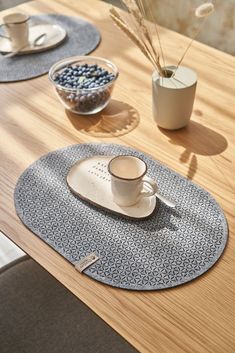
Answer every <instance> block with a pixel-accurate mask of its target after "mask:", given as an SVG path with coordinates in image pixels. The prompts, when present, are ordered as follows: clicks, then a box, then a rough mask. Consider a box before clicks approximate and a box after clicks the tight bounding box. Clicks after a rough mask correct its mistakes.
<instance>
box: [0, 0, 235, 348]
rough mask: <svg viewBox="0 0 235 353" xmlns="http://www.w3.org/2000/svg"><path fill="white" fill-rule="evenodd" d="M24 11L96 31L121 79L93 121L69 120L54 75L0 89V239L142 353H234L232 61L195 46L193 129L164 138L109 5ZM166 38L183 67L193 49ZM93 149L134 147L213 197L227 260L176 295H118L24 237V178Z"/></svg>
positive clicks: (133, 52) (53, 4)
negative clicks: (80, 146) (45, 158)
mask: <svg viewBox="0 0 235 353" xmlns="http://www.w3.org/2000/svg"><path fill="white" fill-rule="evenodd" d="M19 8H20V9H22V10H25V11H26V12H28V13H30V14H34V13H40V12H47V13H48V12H50V13H52V12H58V13H63V14H67V15H79V16H81V17H84V18H86V19H88V20H89V21H91V22H93V23H95V24H96V26H97V27H98V28H99V29H100V31H101V34H102V42H101V44H100V46H99V47H98V48H97V50H96V51H95V52H94V54H95V55H97V56H102V57H106V58H109V59H111V60H112V61H114V62H115V63H116V64H117V66H118V67H119V69H120V78H119V79H118V81H117V84H116V89H115V92H114V95H113V101H112V102H111V104H110V106H109V107H108V108H107V109H106V110H105V111H104V112H103V113H101V114H100V115H97V116H95V117H92V118H82V117H75V116H74V115H71V114H66V113H65V111H64V109H63V108H62V106H61V104H60V102H59V101H58V99H57V97H56V95H55V92H54V91H53V88H52V86H51V84H50V83H49V81H48V78H47V75H44V76H42V77H40V78H37V79H33V80H30V81H24V82H18V83H9V84H0V107H1V113H0V119H1V124H0V129H1V130H0V138H1V144H0V145H1V146H0V149H1V152H0V153H1V154H0V156H1V172H0V188H1V189H0V198H1V199H0V209H1V212H0V228H1V231H2V232H3V233H4V234H6V235H7V236H8V237H9V238H10V239H12V240H13V241H14V242H15V243H16V244H17V245H18V246H20V247H21V248H22V249H23V250H24V251H25V252H27V253H28V254H29V255H30V256H31V257H32V258H33V259H35V260H36V261H37V262H38V263H39V264H40V265H41V266H43V267H44V268H45V269H46V270H47V271H48V272H50V273H51V274H52V275H53V276H54V277H55V278H57V280H58V281H60V282H61V283H62V284H63V285H64V286H66V287H67V288H68V289H69V290H70V291H71V292H72V293H74V294H75V295H76V296H77V297H78V298H79V299H81V300H82V301H83V302H84V303H86V304H87V305H88V306H89V307H90V308H91V309H92V310H94V311H95V312H96V313H97V314H98V315H99V316H100V317H101V318H102V319H104V320H105V321H106V322H107V323H108V324H109V325H110V326H112V327H113V328H114V329H115V330H116V331H117V332H119V333H120V334H121V335H122V336H123V337H125V338H126V339H127V340H128V341H129V342H130V343H131V344H133V345H134V346H135V347H136V348H137V349H138V350H140V351H141V352H152V353H173V352H174V353H179V352H190V353H192V352H193V353H203V352H208V353H209V352H210V353H216V352H218V353H222V352H223V353H228V352H231V353H232V352H234V351H235V254H234V246H235V234H234V218H233V216H234V186H235V178H234V155H235V148H234V126H235V124H234V117H235V115H234V113H235V104H234V93H235V92H234V77H235V76H234V69H235V59H234V58H233V57H231V56H229V55H227V54H224V53H222V52H219V51H217V50H215V49H212V48H209V47H207V46H205V45H202V44H199V43H195V44H194V45H193V47H192V49H191V51H190V52H189V54H188V55H187V57H186V59H185V62H184V64H185V65H188V66H190V67H192V68H193V69H195V70H196V71H197V73H198V76H199V82H198V89H197V97H196V102H195V106H194V111H193V114H192V122H191V123H190V124H189V126H188V127H187V128H185V129H183V130H180V131H176V132H169V131H163V130H160V129H159V128H158V127H157V126H156V125H155V123H154V121H153V119H152V114H151V71H152V69H151V66H150V64H149V63H148V62H147V61H146V60H145V58H144V57H143V56H142V54H141V53H140V52H139V51H138V50H137V49H136V48H135V47H134V46H133V45H132V43H130V42H129V40H128V39H127V38H126V37H125V36H124V35H123V34H122V33H121V32H120V31H119V30H118V29H117V28H116V27H115V26H114V25H113V24H112V23H111V20H110V19H109V16H108V8H109V6H108V5H107V4H105V3H101V2H99V1H94V0H86V1H82V0H81V1H78V0H67V1H66V0H57V1H48V0H43V1H35V2H30V3H26V4H24V5H21V6H20V7H19ZM4 13H6V12H4ZM2 14H3V13H2ZM205 30H206V29H205ZM160 34H161V37H162V40H163V46H164V50H165V52H166V54H167V55H166V57H167V61H168V62H169V63H176V61H177V59H178V58H179V57H180V55H181V54H182V51H183V49H184V48H185V46H186V43H188V39H187V38H184V37H183V36H181V35H179V34H176V33H174V32H171V31H169V30H166V29H160ZM89 141H101V142H110V143H111V142H114V143H122V144H126V145H130V146H133V147H135V148H137V149H140V150H142V151H144V152H146V153H148V154H150V155H152V156H154V157H155V158H156V159H158V160H160V161H161V162H163V163H165V164H167V165H168V166H170V167H171V168H172V169H174V170H176V171H177V172H179V173H181V174H182V175H184V176H187V177H188V178H190V179H193V180H194V181H195V182H196V183H198V184H199V185H201V186H202V187H204V188H205V189H207V190H208V191H209V192H211V194H212V195H213V196H214V197H215V198H216V200H217V201H218V202H219V203H220V204H221V206H222V208H223V209H224V211H225V213H226V216H227V219H228V223H229V228H230V237H229V242H228V246H227V247H226V250H225V252H224V254H223V256H222V258H221V260H220V261H218V263H217V264H216V265H215V266H214V267H213V268H212V269H211V270H210V271H208V272H207V273H206V274H204V275H203V276H201V277H200V278H198V279H197V280H194V281H192V282H191V283H188V284H186V285H182V286H179V287H177V288H173V289H170V290H161V291H154V292H133V291H127V290H120V289H115V288H112V287H109V286H106V285H103V284H101V283H98V282H96V281H94V280H92V279H90V278H88V277H86V276H85V275H82V274H79V273H78V272H77V271H75V269H74V267H73V266H72V265H70V264H69V263H68V262H67V261H65V260H64V259H63V258H62V257H61V256H60V255H58V254H57V253H56V252H55V251H53V250H52V249H51V248H50V247H49V246H48V245H46V244H45V243H44V242H42V241H41V240H40V239H39V238H38V237H36V236H35V235H34V234H33V233H31V232H30V231H29V230H28V229H26V228H25V227H24V225H23V224H21V222H20V220H19V219H18V218H17V216H16V213H15V209H14V204H13V191H14V187H15V184H16V181H17V178H18V177H19V175H20V174H21V172H22V171H23V170H24V169H25V168H27V166H28V165H29V164H30V163H32V162H33V161H35V160H36V159H38V158H39V157H40V156H42V155H43V154H46V153H48V152H49V151H52V150H55V149H58V148H60V147H63V146H67V145H70V144H75V143H82V142H89Z"/></svg>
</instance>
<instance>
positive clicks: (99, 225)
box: [14, 143, 228, 290]
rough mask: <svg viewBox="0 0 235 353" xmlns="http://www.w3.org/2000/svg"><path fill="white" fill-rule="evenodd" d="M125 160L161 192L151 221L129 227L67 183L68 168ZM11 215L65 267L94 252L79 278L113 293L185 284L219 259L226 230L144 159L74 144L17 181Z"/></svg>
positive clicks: (202, 202) (192, 190) (205, 203)
mask: <svg viewBox="0 0 235 353" xmlns="http://www.w3.org/2000/svg"><path fill="white" fill-rule="evenodd" d="M118 154H131V155H134V156H138V157H141V158H142V159H143V160H144V161H145V162H146V163H147V165H148V168H149V169H148V175H149V176H150V177H152V178H154V179H156V180H157V182H158V185H159V190H160V192H161V193H162V194H163V195H165V196H166V197H169V198H170V199H173V200H175V201H176V203H177V207H176V209H170V208H168V207H167V206H165V205H164V204H163V203H161V202H160V201H159V202H158V203H157V207H156V209H155V211H154V213H153V214H152V216H151V217H150V218H148V219H145V220H130V219H126V218H122V217H121V216H118V215H114V214H112V213H110V212H108V211H105V210H102V209H98V208H96V207H94V206H91V205H90V204H88V203H87V202H85V201H82V200H80V199H79V198H78V197H76V196H75V195H73V194H72V193H71V192H70V190H69V188H68V186H67V183H66V176H67V174H68V172H69V170H70V168H71V166H72V165H73V164H74V163H75V162H77V161H78V160H80V159H83V158H87V157H91V156H94V155H118ZM14 199H15V208H16V212H17V214H18V216H19V217H20V219H21V220H22V222H23V223H24V224H25V225H26V226H27V227H28V228H29V229H30V230H31V231H33V232H34V233H35V234H36V235H38V236H39V237H40V238H41V239H42V240H44V241H45V242H46V243H47V244H49V245H50V246H52V247H53V248H54V249H55V250H56V251H57V252H58V253H60V254H61V255H62V256H63V257H65V258H66V259H67V260H68V261H70V262H71V263H73V264H74V263H75V262H76V261H78V260H80V259H81V258H83V257H85V256H86V255H88V254H90V253H92V252H95V253H96V254H97V255H98V256H99V257H100V259H99V260H98V261H97V262H96V263H94V264H93V265H92V266H90V267H88V268H87V269H86V270H85V271H84V273H86V275H88V276H90V277H92V278H93V279H96V280H98V281H101V282H103V283H106V284H109V285H111V286H114V287H120V288H126V289H133V290H156V289H162V288H169V287H174V286H177V285H179V284H182V283H185V282H188V281H191V280H192V279H194V278H196V277H198V276H199V275H201V274H202V273H204V272H205V271H207V270H208V269H209V268H210V267H211V266H212V265H213V264H214V263H215V262H216V261H217V260H218V259H219V257H220V256H221V254H222V252H223V250H224V247H225V245H226V242H227V236H228V228H227V222H226V219H225V216H224V213H223V211H222V210H221V208H220V206H219V205H218V204H217V202H216V201H215V199H214V198H213V197H212V196H211V195H210V194H209V193H208V192H206V191H205V190H203V189H202V188H201V187H199V186H197V185H196V184H194V183H192V182H191V181H189V180H187V179H186V178H184V177H182V176H180V175H179V174H177V173H175V172H174V171H172V170H171V169H169V168H168V167H166V166H164V165H162V164H161V163H159V162H158V161H156V160H154V159H152V158H151V157H149V156H147V155H145V154H143V153H141V152H138V151H136V150H134V149H131V148H128V147H124V146H120V145H114V144H93V143H91V144H80V145H73V146H69V147H66V148H63V149H60V150H57V151H54V152H51V153H49V154H47V155H46V156H44V157H42V158H41V159H39V160H38V161H36V162H35V163H34V164H32V165H31V166H30V167H29V168H27V169H26V170H25V171H24V173H23V174H22V175H21V176H20V178H19V180H18V183H17V185H16V189H15V194H14Z"/></svg>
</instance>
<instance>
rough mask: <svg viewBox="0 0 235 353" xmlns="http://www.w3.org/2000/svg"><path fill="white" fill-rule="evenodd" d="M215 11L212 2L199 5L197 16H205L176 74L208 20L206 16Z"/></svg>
mask: <svg viewBox="0 0 235 353" xmlns="http://www.w3.org/2000/svg"><path fill="white" fill-rule="evenodd" d="M213 11H214V5H213V4H212V3H211V2H207V3H204V4H202V5H200V6H198V7H197V8H196V10H195V16H196V17H201V18H203V20H202V22H201V24H200V26H199V28H198V30H197V31H196V33H195V34H194V36H193V38H192V39H191V41H190V42H189V45H188V46H187V48H186V50H185V52H184V54H183V55H182V57H181V59H180V60H179V62H178V64H177V67H176V69H175V71H174V74H175V72H176V70H177V69H178V67H179V66H180V64H181V63H182V61H183V59H184V58H185V55H186V54H187V52H188V50H189V48H190V47H191V45H192V44H193V42H194V40H195V39H196V37H197V36H198V34H199V33H200V31H201V29H202V26H203V24H204V22H205V20H206V17H208V16H209V15H210V14H211V13H212V12H213Z"/></svg>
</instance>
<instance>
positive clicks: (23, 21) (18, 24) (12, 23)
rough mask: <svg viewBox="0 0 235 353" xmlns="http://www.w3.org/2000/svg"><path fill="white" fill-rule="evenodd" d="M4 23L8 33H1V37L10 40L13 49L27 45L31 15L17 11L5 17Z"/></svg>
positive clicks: (3, 25) (2, 25)
mask: <svg viewBox="0 0 235 353" xmlns="http://www.w3.org/2000/svg"><path fill="white" fill-rule="evenodd" d="M2 20H3V24H1V25H0V27H4V29H5V31H6V34H7V35H2V34H0V37H3V38H6V39H8V40H10V42H11V47H12V50H13V51H14V50H20V49H21V48H24V47H26V46H27V44H28V41H29V27H28V20H29V16H27V15H25V14H23V13H20V12H15V13H12V14H10V15H6V16H4V17H3V19H2Z"/></svg>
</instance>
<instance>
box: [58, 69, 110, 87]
mask: <svg viewBox="0 0 235 353" xmlns="http://www.w3.org/2000/svg"><path fill="white" fill-rule="evenodd" d="M114 78H115V75H114V74H112V73H109V72H108V71H107V70H105V69H103V68H102V67H99V66H98V65H97V64H94V65H88V64H83V65H73V66H67V67H66V68H64V69H63V70H62V71H61V72H60V73H56V74H55V76H54V81H55V82H56V83H58V84H59V85H61V86H63V87H66V88H76V89H82V88H84V89H89V88H95V87H100V86H103V85H105V84H107V83H109V82H111V81H113V79H114Z"/></svg>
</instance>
